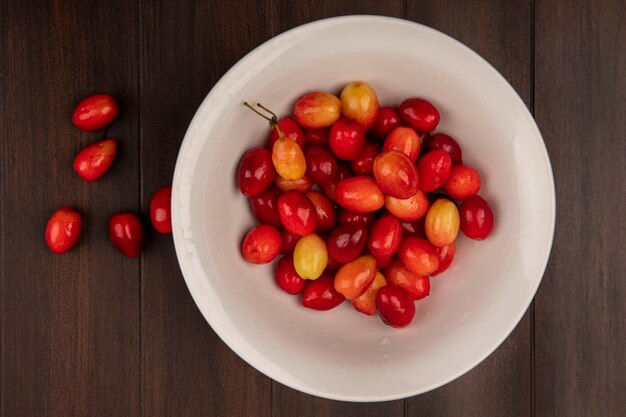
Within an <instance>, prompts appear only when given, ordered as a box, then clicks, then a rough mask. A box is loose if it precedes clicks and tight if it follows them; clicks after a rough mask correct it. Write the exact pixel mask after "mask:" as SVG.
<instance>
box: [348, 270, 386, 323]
mask: <svg viewBox="0 0 626 417" xmlns="http://www.w3.org/2000/svg"><path fill="white" fill-rule="evenodd" d="M385 285H387V281H386V280H385V277H384V276H383V274H381V273H380V272H377V273H376V276H375V277H374V281H372V283H371V284H370V286H369V287H367V290H365V292H364V293H363V294H361V295H360V296H358V297H357V298H355V299H354V300H352V305H353V306H354V308H356V309H357V310H358V311H360V312H361V313H363V314H367V315H368V316H373V315H374V314H376V313H377V312H378V309H377V308H376V295H377V294H378V290H379V289H381V288H382V287H384V286H385Z"/></svg>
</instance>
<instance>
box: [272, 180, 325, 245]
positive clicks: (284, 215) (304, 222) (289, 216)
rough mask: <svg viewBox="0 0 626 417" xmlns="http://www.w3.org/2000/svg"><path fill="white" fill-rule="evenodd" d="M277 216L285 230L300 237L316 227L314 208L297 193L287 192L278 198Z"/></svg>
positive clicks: (302, 195) (305, 198)
mask: <svg viewBox="0 0 626 417" xmlns="http://www.w3.org/2000/svg"><path fill="white" fill-rule="evenodd" d="M278 215H279V216H280V222H281V223H282V224H283V226H284V227H285V229H287V230H289V231H290V232H292V233H295V234H297V235H300V236H305V235H308V234H309V233H312V232H313V231H314V230H315V228H316V227H317V211H316V210H315V206H314V205H313V203H311V200H309V199H308V198H307V197H306V196H305V195H304V194H302V193H301V192H299V191H293V190H292V191H287V192H285V193H283V194H282V195H281V196H280V197H279V198H278Z"/></svg>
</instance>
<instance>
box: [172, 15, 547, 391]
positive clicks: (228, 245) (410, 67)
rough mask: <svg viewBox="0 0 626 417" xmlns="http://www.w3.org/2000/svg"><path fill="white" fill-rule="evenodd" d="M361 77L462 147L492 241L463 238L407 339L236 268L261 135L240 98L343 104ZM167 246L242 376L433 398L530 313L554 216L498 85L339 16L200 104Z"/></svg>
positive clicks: (270, 45)
mask: <svg viewBox="0 0 626 417" xmlns="http://www.w3.org/2000/svg"><path fill="white" fill-rule="evenodd" d="M354 80H363V81H366V82H368V83H370V84H371V85H372V86H373V87H374V88H375V89H376V91H377V93H378V96H379V99H380V102H381V104H383V105H398V104H399V103H400V102H401V101H402V100H403V99H404V98H407V97H412V96H417V97H423V98H426V99H428V100H430V101H431V102H432V103H433V104H434V105H435V106H436V107H437V108H438V109H439V111H440V113H441V123H440V125H439V127H438V128H437V131H440V132H446V133H448V134H450V135H452V136H453V137H455V138H457V139H458V141H459V142H460V144H461V147H462V149H463V157H464V161H465V163H467V164H469V165H471V166H474V167H475V168H477V169H478V170H479V172H480V173H481V176H482V179H483V184H482V189H481V191H480V194H481V195H482V196H483V197H485V198H486V199H487V200H488V201H490V202H491V204H492V207H493V210H494V214H495V228H494V231H493V234H492V235H491V236H490V237H489V238H488V239H487V240H485V241H482V242H476V241H472V240H469V239H467V238H465V237H461V238H460V239H459V240H458V251H457V259H456V260H455V262H454V263H453V264H452V266H451V268H450V269H449V270H448V271H447V272H445V273H444V274H442V275H440V276H438V277H436V278H433V279H432V280H431V283H432V284H431V293H430V296H428V297H427V298H425V299H424V300H421V301H419V302H417V303H416V315H415V320H414V321H413V323H412V324H411V325H410V326H409V327H408V328H405V329H400V330H399V329H394V328H391V327H388V326H386V325H384V324H383V322H382V321H381V320H380V318H379V317H378V316H372V317H370V316H366V315H364V314H361V313H358V312H357V311H356V310H355V309H354V308H353V307H352V305H351V303H349V302H346V303H344V304H342V305H341V306H340V307H338V308H336V309H334V310H330V311H326V312H318V311H314V310H310V309H306V308H303V307H302V306H301V304H300V298H299V297H297V296H291V295H289V294H286V293H284V292H283V291H281V290H279V289H278V287H277V286H276V285H275V283H274V270H273V268H274V265H273V264H270V265H263V266H259V265H251V264H248V263H246V262H244V260H243V258H242V256H241V254H240V245H241V241H242V238H243V236H244V235H245V233H246V232H247V231H248V230H249V229H250V228H251V227H253V226H254V225H255V221H254V218H253V216H252V214H251V211H250V208H249V203H248V199H247V198H245V197H244V196H243V195H241V193H240V192H239V190H238V188H237V185H236V181H235V178H236V169H237V164H238V162H239V158H240V157H241V155H242V154H243V153H244V152H245V151H246V150H247V149H249V148H251V147H254V146H260V145H263V144H265V143H266V142H267V135H268V126H267V124H266V123H265V122H264V121H263V120H262V119H260V118H259V117H258V116H256V115H255V114H253V113H252V112H251V111H249V110H248V109H246V108H245V107H244V106H243V105H242V102H243V101H244V100H247V101H251V102H261V103H264V104H265V105H266V106H269V107H271V108H272V109H274V111H275V112H277V113H278V114H279V115H287V114H290V112H291V109H292V107H293V104H294V102H295V100H296V99H297V98H298V97H299V96H300V95H302V94H304V93H306V92H308V91H311V90H327V91H332V92H336V93H339V92H340V91H341V88H342V87H343V86H345V85H346V84H347V83H348V82H350V81H354ZM172 217H173V227H174V242H175V244H176V252H177V255H178V259H179V263H180V267H181V269H182V272H183V275H184V277H185V280H186V282H187V285H188V287H189V291H190V292H191V294H192V296H193V299H194V300H195V302H196V304H197V305H198V308H199V309H200V311H201V312H202V314H203V315H204V317H205V318H206V320H207V321H208V323H209V324H210V325H211V327H212V328H213V329H214V330H215V332H216V333H217V334H218V335H219V336H220V337H221V338H222V340H223V341H224V342H225V343H226V344H227V345H228V346H229V347H230V348H231V349H232V350H233V351H235V352H236V353H237V354H238V355H239V356H241V357H242V358H243V359H244V360H245V361H247V362H248V363H249V364H250V365H252V366H253V367H255V368H256V369H258V370H259V371H261V372H263V373H264V374H266V375H268V376H269V377H271V378H273V379H275V380H276V381H278V382H281V383H283V384H285V385H288V386H290V387H292V388H295V389H297V390H300V391H303V392H306V393H310V394H314V395H317V396H320V397H326V398H332V399H339V400H348V401H381V400H391V399H397V398H403V397H408V396H412V395H415V394H419V393H423V392H426V391H428V390H432V389H434V388H436V387H439V386H441V385H443V384H445V383H447V382H449V381H451V380H453V379H455V378H457V377H459V376H460V375H462V374H463V373H465V372H467V371H468V370H470V369H471V368H472V367H474V366H476V365H477V364H478V363H480V362H481V361H482V360H483V359H485V357H487V356H488V355H489V354H490V353H491V352H493V351H494V349H496V348H497V347H498V345H500V343H502V341H503V340H504V339H505V338H506V337H507V335H508V334H509V333H510V332H511V331H512V330H513V329H514V328H515V326H516V325H517V323H518V322H519V320H520V319H521V317H522V316H523V314H524V312H525V311H526V309H527V308H528V305H529V303H530V302H531V300H532V298H533V295H534V294H535V291H536V290H537V287H538V285H539V283H540V281H541V277H542V274H543V272H544V269H545V267H546V263H547V260H548V256H549V253H550V248H551V244H552V236H553V232H554V220H555V196H554V182H553V177H552V171H551V167H550V160H549V157H548V154H547V152H546V148H545V145H544V142H543V140H542V138H541V134H540V132H539V130H538V129H537V126H536V125H535V122H534V120H533V118H532V117H531V115H530V113H529V112H528V110H527V108H526V106H525V105H524V103H523V102H522V100H521V99H520V98H519V96H518V95H517V94H516V92H515V91H514V90H513V88H512V87H511V86H510V85H509V83H508V82H507V81H506V80H505V79H504V78H503V77H502V76H501V75H500V74H499V73H498V72H497V71H496V70H495V69H494V68H493V67H492V66H491V65H489V63H487V62H486V61H485V60H484V59H482V58H481V57H480V56H479V55H477V54H476V53H475V52H473V51H472V50H470V49H469V48H467V47H466V46H464V45H463V44H461V43H459V42H458V41H456V40H454V39H452V38H450V37H449V36H447V35H444V34H442V33H440V32H438V31H436V30H433V29H430V28H428V27H425V26H422V25H419V24H415V23H411V22H407V21H404V20H399V19H393V18H386V17H375V16H350V17H340V18H332V19H327V20H321V21H318V22H314V23H310V24H307V25H304V26H301V27H298V28H296V29H294V30H291V31H289V32H286V33H283V34H281V35H280V36H277V37H275V38H273V39H271V40H270V41H268V42H266V43H264V44H263V45H261V46H259V47H258V48H256V49H255V50H253V51H252V52H250V53H249V54H248V55H246V56H245V57H244V58H243V59H241V61H239V62H238V63H237V64H236V65H235V66H234V67H233V68H232V69H230V71H228V73H226V74H225V75H224V76H223V77H222V79H221V80H220V81H219V82H218V83H217V84H216V85H215V86H214V88H213V89H212V90H211V92H210V93H209V94H208V96H207V97H206V99H205V100H204V102H203V103H202V105H201V106H200V108H199V109H198V111H197V113H196V115H195V116H194V118H193V120H192V122H191V124H190V126H189V129H188V131H187V133H186V135H185V139H184V141H183V144H182V146H181V149H180V154H179V156H178V161H177V164H176V172H175V175H174V183H173V195H172Z"/></svg>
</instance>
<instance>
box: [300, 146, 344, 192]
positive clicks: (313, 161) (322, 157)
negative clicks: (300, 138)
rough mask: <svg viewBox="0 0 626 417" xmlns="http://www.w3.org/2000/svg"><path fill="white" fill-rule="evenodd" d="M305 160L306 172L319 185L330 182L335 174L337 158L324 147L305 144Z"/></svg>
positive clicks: (337, 167)
mask: <svg viewBox="0 0 626 417" xmlns="http://www.w3.org/2000/svg"><path fill="white" fill-rule="evenodd" d="M304 156H305V158H306V162H307V173H308V174H309V176H310V177H311V179H313V181H315V182H316V183H318V184H320V185H325V184H330V183H331V182H333V180H334V179H335V177H336V176H337V171H338V169H339V166H338V163H337V159H336V158H335V156H334V155H333V154H332V153H331V152H330V151H329V150H328V149H327V148H325V147H322V146H307V147H306V149H305V150H304Z"/></svg>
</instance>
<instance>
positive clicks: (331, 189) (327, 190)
mask: <svg viewBox="0 0 626 417" xmlns="http://www.w3.org/2000/svg"><path fill="white" fill-rule="evenodd" d="M352 176H354V174H353V173H352V170H351V169H350V165H349V164H348V162H346V161H339V164H338V168H337V176H335V179H334V180H333V181H332V182H331V183H330V184H323V185H321V188H322V191H324V194H326V196H327V197H328V198H330V199H331V200H332V201H335V202H336V201H337V184H339V182H340V181H342V180H345V179H346V178H350V177H352Z"/></svg>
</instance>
